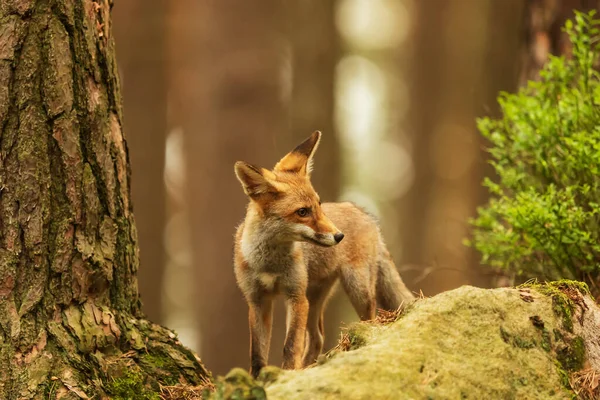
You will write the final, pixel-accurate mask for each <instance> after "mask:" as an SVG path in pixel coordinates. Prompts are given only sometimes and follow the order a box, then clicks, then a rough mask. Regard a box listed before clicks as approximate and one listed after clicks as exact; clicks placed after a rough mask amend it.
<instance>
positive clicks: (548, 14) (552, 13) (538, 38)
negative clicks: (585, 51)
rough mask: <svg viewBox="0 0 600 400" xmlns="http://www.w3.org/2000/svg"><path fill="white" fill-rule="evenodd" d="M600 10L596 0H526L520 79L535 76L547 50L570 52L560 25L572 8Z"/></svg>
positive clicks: (544, 60) (569, 16) (532, 78)
mask: <svg viewBox="0 0 600 400" xmlns="http://www.w3.org/2000/svg"><path fill="white" fill-rule="evenodd" d="M594 9H595V10H597V11H600V1H599V0H528V1H527V3H526V7H525V29H524V36H525V37H524V42H525V47H524V49H525V50H524V51H523V52H522V68H521V76H520V83H521V85H524V84H526V83H527V81H528V80H537V79H538V78H539V75H538V73H539V71H540V69H541V68H542V67H543V66H544V64H545V63H546V61H548V56H549V55H550V54H554V55H565V54H568V53H569V52H570V45H571V43H570V42H569V39H568V37H567V34H566V33H565V32H563V30H562V28H563V27H564V25H565V22H566V21H567V19H571V18H573V17H574V12H573V10H578V11H582V12H587V11H590V10H594Z"/></svg>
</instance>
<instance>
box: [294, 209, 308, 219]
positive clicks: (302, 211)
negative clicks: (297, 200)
mask: <svg viewBox="0 0 600 400" xmlns="http://www.w3.org/2000/svg"><path fill="white" fill-rule="evenodd" d="M309 213H310V210H309V209H308V208H305V207H302V208H299V209H298V210H296V214H298V215H299V216H300V217H306V216H307V215H308V214H309Z"/></svg>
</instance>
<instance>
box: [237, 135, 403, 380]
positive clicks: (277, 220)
mask: <svg viewBox="0 0 600 400" xmlns="http://www.w3.org/2000/svg"><path fill="white" fill-rule="evenodd" d="M320 138H321V134H320V132H315V133H313V134H312V135H311V136H310V137H309V138H308V139H307V140H305V141H304V142H303V143H301V144H300V145H299V146H297V147H296V148H295V149H294V150H292V151H291V152H290V153H288V154H287V155H286V156H285V157H283V158H282V159H281V160H280V161H279V162H278V163H277V164H276V165H275V168H274V169H273V170H272V171H269V170H266V169H262V168H257V167H254V166H252V165H249V164H246V163H243V162H237V163H236V165H235V173H236V175H237V177H238V179H239V180H240V183H241V184H242V187H243V189H244V192H245V193H246V194H247V195H248V197H249V199H250V202H249V204H248V208H247V210H246V217H245V219H244V222H243V223H242V224H241V225H240V226H239V227H238V229H237V232H236V236H235V246H234V252H235V255H234V264H235V267H234V271H235V275H236V279H237V283H238V286H239V287H240V289H241V291H242V293H243V294H244V297H245V298H246V301H247V302H248V306H249V323H250V358H251V372H252V374H253V375H254V376H257V375H258V372H259V371H260V369H261V368H262V367H263V366H265V365H266V364H267V362H268V353H269V343H270V340H271V323H272V317H271V316H272V307H273V299H274V297H275V296H277V295H279V294H282V295H283V296H284V297H285V299H286V307H287V310H288V312H287V333H286V340H285V345H284V354H283V355H284V357H283V359H284V360H283V367H284V368H289V369H292V368H300V367H301V366H305V365H308V364H311V363H312V362H314V361H315V359H316V357H317V356H318V355H319V354H320V353H321V351H322V348H323V325H324V322H323V310H324V307H325V304H326V303H327V299H328V298H329V296H330V293H331V290H332V288H333V287H334V286H335V284H336V282H337V281H338V280H340V281H341V283H342V286H343V288H344V291H345V292H346V293H347V294H348V297H349V298H350V301H351V302H352V305H353V306H354V308H355V310H356V312H357V313H358V315H359V316H360V318H361V319H362V320H369V319H373V318H375V310H376V307H377V306H378V305H379V306H380V307H382V308H386V309H395V308H397V307H399V305H400V303H401V301H402V300H404V299H410V298H412V297H413V296H412V294H411V293H410V292H409V291H408V289H406V287H405V286H404V283H403V282H402V279H401V278H400V275H399V274H398V272H397V270H396V268H395V266H394V263H393V262H392V260H391V258H390V256H389V253H388V251H387V249H386V246H385V244H384V242H383V238H382V237H381V233H380V231H379V227H378V226H377V223H376V222H375V221H374V219H373V218H372V217H371V216H369V215H368V214H367V213H365V212H364V211H362V210H360V209H359V208H357V207H356V206H354V205H353V204H351V203H325V204H322V205H321V201H320V199H319V196H318V194H317V193H316V192H315V190H314V188H313V187H312V184H311V182H310V172H311V169H312V157H313V155H314V152H315V150H316V148H317V146H318V143H319V140H320ZM301 209H303V210H305V211H306V213H305V211H302V210H301ZM342 232H343V234H342ZM342 239H343V240H342ZM338 243H339V244H338ZM305 337H306V338H307V339H308V343H305Z"/></svg>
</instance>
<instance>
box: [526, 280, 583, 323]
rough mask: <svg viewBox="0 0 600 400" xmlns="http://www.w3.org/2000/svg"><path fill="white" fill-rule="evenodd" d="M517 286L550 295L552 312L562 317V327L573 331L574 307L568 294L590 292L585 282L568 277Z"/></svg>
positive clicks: (574, 294) (575, 294)
mask: <svg viewBox="0 0 600 400" xmlns="http://www.w3.org/2000/svg"><path fill="white" fill-rule="evenodd" d="M519 288H531V289H534V290H537V291H538V292H540V293H542V294H543V295H546V296H549V297H551V298H552V308H553V310H554V313H555V314H556V315H557V316H559V317H561V318H562V322H563V327H564V329H566V330H567V331H569V332H573V310H574V307H575V303H574V302H573V300H572V299H571V297H570V296H569V295H571V296H581V295H589V294H590V289H589V287H588V285H587V284H585V283H584V282H579V281H573V280H569V279H563V280H559V281H554V282H546V283H544V284H540V283H538V282H537V281H535V280H534V281H531V282H527V283H525V284H523V285H520V286H519ZM577 293H579V295H578V294H577Z"/></svg>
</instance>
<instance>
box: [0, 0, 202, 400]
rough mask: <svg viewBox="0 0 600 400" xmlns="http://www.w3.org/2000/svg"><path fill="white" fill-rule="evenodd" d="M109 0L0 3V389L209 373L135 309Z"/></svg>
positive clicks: (53, 392)
mask: <svg viewBox="0 0 600 400" xmlns="http://www.w3.org/2000/svg"><path fill="white" fill-rule="evenodd" d="M110 6H111V5H110V4H109V2H108V1H107V0H104V1H97V2H93V1H91V0H85V1H82V2H78V1H75V2H72V1H68V0H55V1H41V0H39V1H33V0H31V1H26V0H25V1H2V3H0V127H1V128H2V132H1V136H0V163H1V167H0V365H2V368H1V369H0V398H3V399H29V398H50V399H54V398H73V399H75V398H88V397H89V398H92V397H94V398H99V397H100V398H102V397H106V396H111V397H116V396H125V397H126V396H127V393H128V391H130V393H134V394H136V395H139V396H141V395H143V393H144V392H145V391H149V390H156V389H157V388H158V383H161V384H173V383H177V382H187V383H191V384H201V383H203V382H205V380H206V379H207V378H208V377H209V374H208V373H207V371H206V370H205V369H204V368H203V366H202V365H201V364H200V362H199V360H198V359H197V358H196V357H195V356H194V354H193V353H191V352H190V351H189V350H187V349H185V348H183V347H182V346H181V345H180V344H179V343H178V341H177V338H176V336H175V335H174V334H173V333H172V332H170V331H168V330H167V329H165V328H162V327H160V326H157V325H154V324H152V323H150V322H148V321H146V320H144V319H143V315H142V313H141V311H140V299H139V295H138V289H137V279H136V274H137V270H138V264H139V261H138V247H137V233H136V229H135V224H134V219H133V213H132V206H131V201H130V193H129V192H130V171H129V165H128V155H127V146H126V143H125V140H124V138H123V133H122V120H123V118H122V113H121V96H120V92H119V90H120V89H119V83H118V79H117V68H116V61H115V51H114V41H113V37H112V33H111V21H110ZM130 396H131V394H130Z"/></svg>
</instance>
